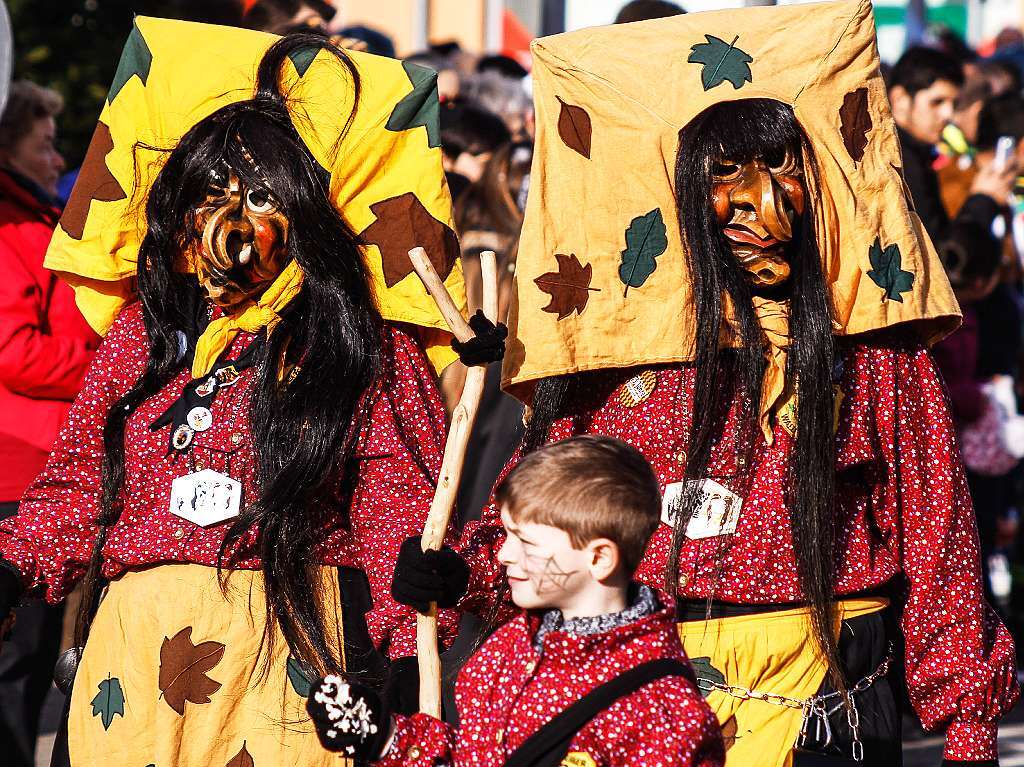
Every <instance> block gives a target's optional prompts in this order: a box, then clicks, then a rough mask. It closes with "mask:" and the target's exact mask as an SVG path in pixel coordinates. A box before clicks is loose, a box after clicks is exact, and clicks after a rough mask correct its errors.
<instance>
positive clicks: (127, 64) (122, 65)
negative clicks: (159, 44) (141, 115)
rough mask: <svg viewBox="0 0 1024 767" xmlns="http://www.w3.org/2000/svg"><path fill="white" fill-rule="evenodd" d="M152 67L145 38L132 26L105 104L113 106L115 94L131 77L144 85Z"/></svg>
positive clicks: (151, 58)
mask: <svg viewBox="0 0 1024 767" xmlns="http://www.w3.org/2000/svg"><path fill="white" fill-rule="evenodd" d="M152 65H153V53H152V51H150V50H149V45H147V44H146V38H144V37H143V36H142V32H140V31H139V27H138V25H136V24H133V25H132V31H131V34H129V35H128V42H126V43H125V44H124V50H123V51H122V52H121V60H120V61H119V62H118V63H117V71H116V72H115V73H114V81H113V82H112V83H111V84H110V91H109V92H108V93H107V103H108V104H113V103H114V99H116V98H117V94H119V93H120V92H121V89H122V88H123V87H124V86H125V84H127V82H128V81H129V80H131V79H132V78H133V77H138V78H139V80H141V81H142V84H143V85H145V84H146V81H147V80H148V79H149V69H150V67H151V66H152Z"/></svg>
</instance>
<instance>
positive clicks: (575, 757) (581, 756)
mask: <svg viewBox="0 0 1024 767" xmlns="http://www.w3.org/2000/svg"><path fill="white" fill-rule="evenodd" d="M558 767H597V762H595V761H594V757H592V756H591V755H590V754H588V753H587V752H586V751H570V752H569V753H568V754H566V755H565V759H563V760H562V762H561V764H559V765H558Z"/></svg>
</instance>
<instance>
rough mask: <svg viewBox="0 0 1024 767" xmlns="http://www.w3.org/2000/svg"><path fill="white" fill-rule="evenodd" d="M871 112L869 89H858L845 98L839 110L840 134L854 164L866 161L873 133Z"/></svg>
mask: <svg viewBox="0 0 1024 767" xmlns="http://www.w3.org/2000/svg"><path fill="white" fill-rule="evenodd" d="M871 127H872V122H871V112H870V111H869V110H868V89H867V88H858V89H857V90H855V91H851V92H850V93H847V94H846V95H845V96H844V97H843V105H842V106H841V107H840V108H839V132H840V133H841V134H842V136H843V144H844V145H845V146H846V151H847V152H849V153H850V157H852V158H853V161H854V162H860V161H861V160H862V159H864V148H865V147H867V145H868V133H869V132H870V131H871Z"/></svg>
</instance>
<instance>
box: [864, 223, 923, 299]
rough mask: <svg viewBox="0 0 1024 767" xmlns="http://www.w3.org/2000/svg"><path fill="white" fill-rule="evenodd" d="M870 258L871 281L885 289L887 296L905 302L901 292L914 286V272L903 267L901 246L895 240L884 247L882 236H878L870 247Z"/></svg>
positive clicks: (907, 290) (869, 274) (905, 291)
mask: <svg viewBox="0 0 1024 767" xmlns="http://www.w3.org/2000/svg"><path fill="white" fill-rule="evenodd" d="M868 259H869V260H870V261H871V271H869V272H868V277H870V278H871V281H872V282H874V283H875V284H876V285H877V286H878V287H880V288H881V289H882V290H884V291H885V296H884V297H885V298H888V299H889V300H890V301H899V302H900V303H903V296H902V295H900V294H901V293H907V292H909V291H910V289H911V288H913V287H914V273H913V272H908V271H907V270H905V269H904V268H903V255H902V254H901V253H900V246H899V245H897V244H896V243H895V242H894V243H893V244H892V245H888V246H886V247H885V248H883V247H882V241H881V238H879V237H876V238H875V241H874V242H873V243H872V245H871V247H870V248H868Z"/></svg>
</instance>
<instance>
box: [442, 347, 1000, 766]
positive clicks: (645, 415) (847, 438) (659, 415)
mask: <svg viewBox="0 0 1024 767" xmlns="http://www.w3.org/2000/svg"><path fill="white" fill-rule="evenodd" d="M842 359H843V372H842V375H841V377H840V379H839V382H838V385H839V387H840V389H841V391H842V401H841V407H840V412H839V421H838V423H839V426H838V431H837V434H836V464H837V466H836V469H837V488H836V503H837V509H836V520H837V524H838V525H839V526H840V533H839V537H838V540H839V552H840V554H839V560H840V561H839V563H838V570H837V578H836V595H837V596H842V595H848V594H856V593H858V592H864V591H870V590H873V589H877V588H878V587H880V586H883V585H884V584H887V583H889V582H890V581H893V580H894V579H895V578H897V577H898V576H902V578H904V579H905V581H906V601H905V607H904V610H903V617H902V629H903V633H904V635H905V637H906V658H905V660H906V670H907V682H908V687H909V690H910V697H911V701H912V702H913V704H914V707H915V709H916V710H917V712H918V714H919V715H920V717H921V720H922V722H923V723H924V725H925V726H926V727H928V728H939V727H942V726H944V725H948V730H947V734H946V758H948V759H951V760H959V761H969V760H986V759H994V758H995V756H996V723H997V721H998V720H999V718H1000V716H1001V715H1002V714H1003V713H1004V712H1006V711H1007V710H1009V709H1010V708H1011V707H1012V706H1013V704H1014V703H1015V702H1016V700H1017V697H1018V694H1019V689H1018V684H1017V679H1016V673H1015V655H1014V646H1013V639H1012V638H1011V637H1010V634H1009V632H1008V631H1007V630H1006V627H1005V626H1003V624H1002V623H1001V622H1000V621H999V619H998V618H997V617H996V615H995V614H994V612H993V611H992V609H991V608H990V607H989V605H988V604H986V602H985V599H984V596H983V592H982V583H981V567H980V557H979V550H978V534H977V526H976V523H975V519H974V511H973V508H972V506H971V498H970V495H969V493H968V489H967V483H966V481H965V479H964V472H963V466H962V463H961V460H960V455H959V452H958V448H957V440H956V434H955V430H954V427H953V423H952V420H951V417H950V411H949V404H948V400H947V396H946V392H945V389H944V386H943V383H942V379H941V377H940V375H939V373H938V372H937V370H936V367H935V364H934V362H933V360H932V358H931V355H930V354H929V353H928V352H927V351H926V350H925V349H924V348H922V347H920V346H918V345H915V344H912V343H903V342H902V341H900V340H899V339H893V338H884V339H883V338H881V337H879V338H878V339H874V340H872V341H861V342H859V343H853V342H848V343H846V344H845V345H844V350H843V352H842ZM655 370H656V373H657V383H656V385H655V388H654V391H653V392H652V393H651V394H650V396H649V397H647V398H646V399H644V400H642V401H640V402H639V403H638V404H634V402H635V399H631V398H630V397H627V396H621V397H620V394H622V386H623V384H624V383H625V382H626V381H627V380H629V379H630V378H632V377H633V376H635V375H637V374H638V373H640V372H642V371H640V370H637V369H631V370H608V371H602V372H600V373H598V374H595V375H593V376H592V377H590V378H589V379H588V381H589V384H588V385H587V390H586V391H585V392H584V393H583V395H582V396H581V397H580V399H579V400H578V401H577V402H576V403H574V406H573V411H572V414H571V415H569V416H567V417H566V418H563V419H561V420H559V421H558V422H556V424H555V426H554V428H553V430H552V432H551V439H552V440H557V439H564V438H566V437H569V436H572V435H573V434H580V433H588V432H589V433H596V434H605V435H609V436H612V437H618V438H619V439H622V440H624V441H626V442H628V443H630V444H631V445H634V446H635V447H637V448H638V449H639V450H640V451H641V452H643V454H644V455H645V456H646V457H647V459H648V460H649V461H650V462H651V464H652V465H653V466H654V469H655V472H656V473H657V475H658V478H659V480H660V482H661V484H662V488H663V489H664V488H665V487H666V486H668V485H670V484H672V483H676V482H680V481H682V479H683V471H684V465H685V461H686V447H687V441H688V435H689V429H690V424H691V419H692V413H691V401H692V392H693V382H694V370H693V367H692V366H691V365H677V366H669V367H662V368H657V369H655ZM736 412H737V409H736V408H735V407H734V408H733V411H732V413H731V414H730V416H729V419H728V420H727V422H726V425H725V428H724V429H723V436H722V438H721V439H720V440H719V442H718V444H717V446H716V449H715V450H714V451H713V455H712V460H711V470H710V471H709V476H710V477H711V478H713V479H715V480H716V481H717V482H719V483H720V484H722V485H725V486H726V487H728V488H730V489H731V490H733V491H734V492H736V493H737V494H739V495H741V496H742V498H743V501H742V507H741V512H740V516H739V522H738V527H737V529H736V532H735V533H734V534H732V535H729V536H719V537H710V538H702V539H697V540H687V541H686V542H685V543H684V546H683V549H682V554H681V560H680V572H679V577H680V585H681V588H680V595H681V596H682V597H684V598H687V599H706V598H708V597H709V596H711V595H712V594H713V596H714V598H715V599H716V600H718V601H723V602H734V603H740V604H768V603H789V602H799V601H800V600H801V592H800V590H799V587H798V581H797V572H796V561H795V559H794V555H793V542H792V538H791V534H790V518H789V510H788V508H787V506H786V502H785V490H786V474H787V465H788V462H789V460H790V454H791V451H792V449H793V439H792V438H791V437H790V435H789V434H788V432H786V431H785V429H783V428H782V426H780V425H777V426H776V427H775V431H774V439H773V443H772V444H771V445H768V444H767V443H766V442H765V440H764V438H763V437H758V442H757V443H756V444H755V445H754V446H753V449H752V451H751V453H750V455H751V456H752V457H751V460H750V465H749V466H746V465H743V464H744V459H743V457H742V455H741V453H740V451H738V450H737V449H736V448H737V445H736V439H737V436H736V435H737V434H738V433H739V429H738V428H737V423H736V419H735V418H734V416H735V413H736ZM514 460H515V459H513V461H514ZM496 516H497V510H496V509H494V508H493V507H492V508H490V509H488V510H485V513H484V520H483V522H482V523H480V524H477V525H473V526H471V527H469V528H467V530H466V531H465V533H464V535H463V538H462V541H463V542H462V544H461V550H462V552H463V554H464V556H466V557H467V559H468V560H469V561H470V564H471V566H472V568H473V571H474V582H475V585H472V586H471V592H470V594H469V595H468V596H467V598H466V600H465V604H466V606H467V608H468V609H473V610H475V611H486V610H488V609H489V608H490V606H491V605H492V604H493V594H494V593H496V590H495V589H494V588H493V586H494V585H495V584H496V583H497V582H498V579H499V578H500V577H501V574H500V572H499V571H498V566H497V564H496V561H495V558H494V555H493V553H494V551H496V548H495V546H496V545H500V540H501V532H500V525H499V523H498V521H497V519H496ZM671 537H672V531H671V529H670V528H669V526H668V525H667V524H663V525H661V527H660V528H659V530H658V531H657V532H656V533H655V536H654V538H653V540H652V542H651V544H650V546H649V548H648V550H647V554H646V556H645V558H644V560H643V562H642V563H641V566H640V570H639V572H638V573H637V578H638V580H640V581H642V582H644V583H647V584H649V585H652V586H656V587H660V586H663V585H664V575H665V567H666V565H667V560H668V553H669V546H670V541H671ZM719 568H720V569H719ZM488 600H489V601H488Z"/></svg>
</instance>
